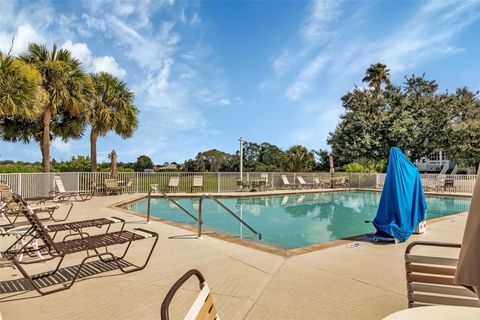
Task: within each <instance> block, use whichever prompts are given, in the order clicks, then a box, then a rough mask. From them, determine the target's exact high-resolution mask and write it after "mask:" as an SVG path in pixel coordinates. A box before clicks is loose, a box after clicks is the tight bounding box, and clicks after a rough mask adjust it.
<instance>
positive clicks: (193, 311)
mask: <svg viewBox="0 0 480 320" xmlns="http://www.w3.org/2000/svg"><path fill="white" fill-rule="evenodd" d="M192 276H196V277H197V279H198V281H199V283H200V290H201V291H200V293H199V294H198V296H197V298H196V299H195V301H194V302H193V304H192V306H191V307H190V310H189V311H188V312H187V314H186V316H185V319H188V320H194V319H195V320H200V319H201V320H220V317H219V316H218V314H217V308H216V306H215V304H214V303H213V298H212V295H211V294H210V288H209V287H208V284H207V282H206V281H205V277H204V276H203V275H202V274H201V273H200V271H198V270H196V269H192V270H189V271H187V273H185V274H184V275H183V276H182V277H181V278H180V279H178V280H177V282H175V283H174V284H173V286H172V287H171V288H170V290H169V291H168V293H167V295H166V296H165V299H163V302H162V307H161V309H160V318H161V320H169V319H170V314H169V307H170V303H171V302H172V300H173V297H174V296H175V293H176V292H177V291H178V289H180V288H181V287H182V285H183V284H184V283H185V282H187V280H188V279H190V278H191V277H192Z"/></svg>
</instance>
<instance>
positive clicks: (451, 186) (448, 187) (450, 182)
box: [443, 178, 457, 192]
mask: <svg viewBox="0 0 480 320" xmlns="http://www.w3.org/2000/svg"><path fill="white" fill-rule="evenodd" d="M443 190H445V191H447V192H449V191H451V192H456V191H457V187H455V179H453V178H445V183H444V185H443Z"/></svg>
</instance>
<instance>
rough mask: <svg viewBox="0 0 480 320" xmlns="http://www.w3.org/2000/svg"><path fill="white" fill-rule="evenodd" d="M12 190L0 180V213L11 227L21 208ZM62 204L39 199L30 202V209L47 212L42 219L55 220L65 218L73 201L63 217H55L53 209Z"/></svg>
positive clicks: (20, 212) (70, 209)
mask: <svg viewBox="0 0 480 320" xmlns="http://www.w3.org/2000/svg"><path fill="white" fill-rule="evenodd" d="M13 195H14V193H13V191H12V189H11V188H10V186H9V185H8V184H7V183H6V182H3V181H1V182H0V202H3V203H4V205H3V207H1V208H0V215H1V216H2V217H3V218H5V220H7V221H8V224H9V225H10V226H11V227H13V226H15V224H16V222H17V219H18V218H19V217H20V216H21V215H22V210H21V209H20V207H19V205H18V204H17V203H16V202H15V201H14V199H13ZM62 205H63V204H58V203H46V202H45V201H43V200H41V201H38V202H36V203H34V204H30V205H29V206H30V209H32V210H33V212H35V213H47V214H48V217H47V218H45V219H42V220H47V219H50V220H52V221H55V222H60V221H65V220H67V218H68V216H69V215H70V212H72V208H73V203H70V208H69V209H68V212H67V214H66V215H65V216H64V217H63V218H58V217H57V218H56V217H55V216H54V213H55V210H57V209H58V208H59V207H60V206H62Z"/></svg>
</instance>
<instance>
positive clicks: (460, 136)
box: [445, 88, 480, 168]
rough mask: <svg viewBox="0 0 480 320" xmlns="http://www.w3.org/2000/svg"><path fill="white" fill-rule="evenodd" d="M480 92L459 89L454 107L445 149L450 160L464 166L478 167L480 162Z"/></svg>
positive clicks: (455, 96) (451, 102)
mask: <svg viewBox="0 0 480 320" xmlns="http://www.w3.org/2000/svg"><path fill="white" fill-rule="evenodd" d="M478 95H479V92H472V91H470V90H469V89H467V88H460V89H457V91H456V92H455V94H454V95H453V96H454V99H452V100H451V101H450V102H449V103H450V105H451V106H452V109H453V111H452V118H451V119H452V121H451V128H450V133H449V135H448V137H449V140H448V142H449V143H448V146H447V147H446V148H445V150H446V152H447V154H448V155H449V157H450V159H454V160H456V161H458V162H459V163H460V164H461V165H463V166H470V167H475V168H477V167H478V164H479V161H480V99H479V96H478Z"/></svg>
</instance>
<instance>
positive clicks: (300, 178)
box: [297, 176, 313, 188]
mask: <svg viewBox="0 0 480 320" xmlns="http://www.w3.org/2000/svg"><path fill="white" fill-rule="evenodd" d="M297 180H298V182H300V188H303V187H309V188H313V183H307V182H305V180H304V179H303V177H302V176H297Z"/></svg>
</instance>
